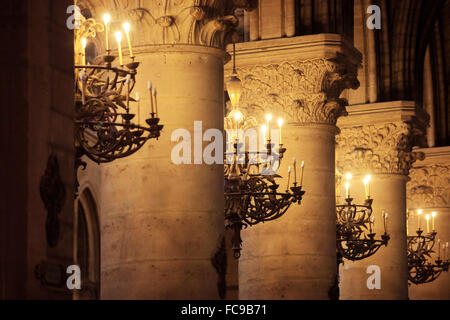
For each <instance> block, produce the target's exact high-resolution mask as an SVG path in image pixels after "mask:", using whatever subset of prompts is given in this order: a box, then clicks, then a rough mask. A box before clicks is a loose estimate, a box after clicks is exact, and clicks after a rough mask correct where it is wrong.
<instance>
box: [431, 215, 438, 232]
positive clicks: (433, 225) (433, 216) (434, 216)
mask: <svg viewBox="0 0 450 320" xmlns="http://www.w3.org/2000/svg"><path fill="white" fill-rule="evenodd" d="M436 215H437V213H436V212H434V211H433V212H432V213H431V217H432V218H433V220H432V229H433V231H435V230H436V228H435V224H434V218H436Z"/></svg>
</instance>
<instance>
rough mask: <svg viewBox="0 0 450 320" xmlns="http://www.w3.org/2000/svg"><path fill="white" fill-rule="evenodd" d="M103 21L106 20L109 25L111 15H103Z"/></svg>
mask: <svg viewBox="0 0 450 320" xmlns="http://www.w3.org/2000/svg"><path fill="white" fill-rule="evenodd" d="M103 21H104V22H105V24H106V25H108V23H110V22H111V15H110V14H108V13H107V14H105V15H104V16H103Z"/></svg>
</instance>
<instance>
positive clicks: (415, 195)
mask: <svg viewBox="0 0 450 320" xmlns="http://www.w3.org/2000/svg"><path fill="white" fill-rule="evenodd" d="M410 177H411V180H410V181H409V182H408V184H407V185H406V187H407V199H408V206H409V207H410V208H439V207H449V206H450V164H445V163H436V164H432V165H427V166H420V167H414V168H413V169H412V170H411V173H410Z"/></svg>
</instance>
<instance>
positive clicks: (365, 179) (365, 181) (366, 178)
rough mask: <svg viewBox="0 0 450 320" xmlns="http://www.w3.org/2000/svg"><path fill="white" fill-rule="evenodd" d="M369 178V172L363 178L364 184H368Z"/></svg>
mask: <svg viewBox="0 0 450 320" xmlns="http://www.w3.org/2000/svg"><path fill="white" fill-rule="evenodd" d="M371 178H372V177H371V175H370V174H368V175H367V176H365V178H364V180H363V182H364V184H366V185H367V184H369V182H370V179H371Z"/></svg>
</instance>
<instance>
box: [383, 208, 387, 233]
mask: <svg viewBox="0 0 450 320" xmlns="http://www.w3.org/2000/svg"><path fill="white" fill-rule="evenodd" d="M383 218H384V233H387V219H388V213H387V212H385V211H383Z"/></svg>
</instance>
